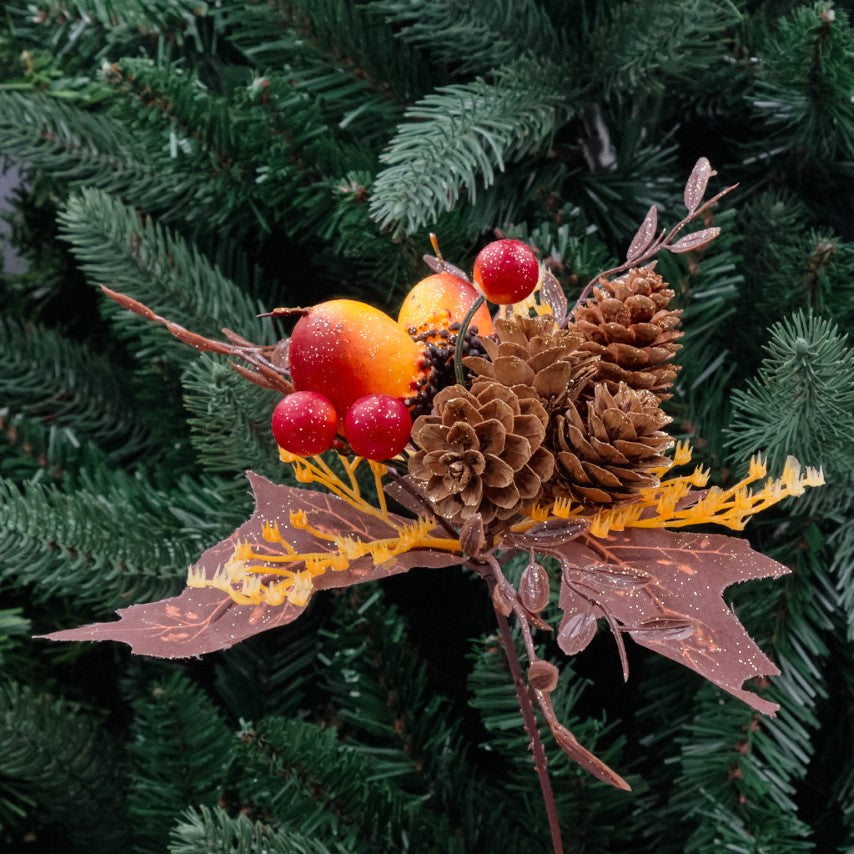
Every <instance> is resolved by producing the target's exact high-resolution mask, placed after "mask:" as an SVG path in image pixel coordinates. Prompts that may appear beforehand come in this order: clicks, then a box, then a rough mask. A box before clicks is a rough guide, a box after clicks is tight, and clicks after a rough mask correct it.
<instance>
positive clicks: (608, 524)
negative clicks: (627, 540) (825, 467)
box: [590, 456, 824, 537]
mask: <svg viewBox="0 0 854 854" xmlns="http://www.w3.org/2000/svg"><path fill="white" fill-rule="evenodd" d="M766 473H767V467H766V465H765V462H764V461H763V460H762V458H761V457H759V456H755V457H753V459H751V461H750V469H749V471H748V473H747V475H746V476H745V477H744V478H743V479H742V480H740V481H739V482H738V483H736V484H734V485H733V486H731V487H729V488H728V489H720V488H719V487H716V486H715V487H712V488H711V489H709V490H708V492H706V493H705V494H704V495H702V496H700V497H699V498H698V500H696V501H694V502H692V503H686V502H685V501H682V499H689V498H690V496H691V493H692V492H693V491H694V488H696V487H702V486H705V484H706V483H707V481H708V472H706V471H704V470H703V469H701V468H698V469H696V470H695V471H694V472H693V473H692V474H690V475H683V476H680V477H675V478H671V479H670V480H665V481H662V482H661V484H660V485H659V486H655V487H649V488H648V489H646V490H644V491H643V492H642V493H641V494H640V497H639V500H638V502H637V503H635V504H629V505H625V506H622V507H615V508H613V509H607V510H600V511H599V513H597V514H596V516H595V517H594V519H593V522H592V524H591V526H590V533H591V534H592V535H593V536H596V537H606V536H607V535H608V533H609V532H610V531H621V530H623V529H625V528H682V527H685V526H687V525H704V524H714V525H722V526H724V527H726V528H730V529H731V530H733V531H741V530H743V529H744V526H745V525H746V524H747V520H748V519H749V518H750V517H751V516H753V515H755V514H756V513H761V512H762V511H763V510H765V509H767V508H768V507H771V506H772V505H774V504H777V502H779V501H782V500H783V499H784V498H788V497H789V496H792V495H802V494H803V492H804V490H805V489H806V488H807V487H813V486H822V485H823V484H824V474H823V472H822V471H821V469H814V468H811V467H807V468H806V469H805V470H803V469H802V468H801V465H800V463H799V462H798V461H797V460H796V459H795V458H794V457H789V458H788V459H787V460H786V463H785V465H784V466H783V471H782V473H781V474H780V476H779V477H778V478H768V479H767V480H766V481H765V483H764V484H763V485H762V486H761V488H759V489H755V490H754V489H750V488H749V487H750V486H751V485H752V484H755V483H757V481H760V480H762V478H764V477H765V475H766ZM680 502H681V505H680Z"/></svg>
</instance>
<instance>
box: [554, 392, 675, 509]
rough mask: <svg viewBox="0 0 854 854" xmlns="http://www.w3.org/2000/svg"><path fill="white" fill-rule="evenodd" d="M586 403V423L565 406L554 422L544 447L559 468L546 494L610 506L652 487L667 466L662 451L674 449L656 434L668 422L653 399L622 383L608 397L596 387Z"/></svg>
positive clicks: (669, 441)
mask: <svg viewBox="0 0 854 854" xmlns="http://www.w3.org/2000/svg"><path fill="white" fill-rule="evenodd" d="M585 403H586V408H587V418H586V419H582V417H581V415H580V414H579V412H578V410H577V409H576V407H575V406H569V407H568V408H567V410H566V412H565V413H564V414H563V415H558V416H557V417H556V418H555V420H554V421H555V426H554V433H553V435H552V436H550V437H549V443H548V444H549V447H550V448H551V449H552V451H553V452H554V454H555V456H556V457H557V466H556V471H555V476H554V478H553V481H552V483H551V484H550V485H549V492H550V494H551V495H552V496H553V497H570V498H572V499H574V500H575V501H578V502H581V503H582V504H587V505H590V504H612V503H614V502H617V501H625V500H628V499H631V498H632V497H634V496H635V495H636V494H637V493H638V492H639V491H640V490H642V489H643V488H645V487H648V486H654V485H656V484H657V483H658V478H657V476H656V475H655V474H654V473H653V472H654V471H655V470H656V469H658V468H660V467H662V466H665V465H667V463H668V459H667V458H666V457H664V456H663V452H664V451H665V450H667V449H668V448H669V447H670V446H671V445H672V444H673V439H672V438H671V437H670V436H669V435H668V434H667V433H664V432H662V431H661V429H660V428H662V427H663V426H664V425H665V424H667V423H668V422H669V421H670V418H669V417H668V416H667V415H665V414H664V413H663V412H662V411H661V408H660V406H659V400H658V397H657V395H656V394H654V393H653V392H651V391H647V390H644V389H641V390H638V389H632V388H629V387H628V386H627V385H625V384H624V383H620V384H619V386H618V388H617V391H616V393H614V394H612V393H611V392H610V391H609V390H608V388H607V386H606V385H605V384H604V383H597V384H596V386H595V387H594V392H593V397H592V399H590V400H587V401H585Z"/></svg>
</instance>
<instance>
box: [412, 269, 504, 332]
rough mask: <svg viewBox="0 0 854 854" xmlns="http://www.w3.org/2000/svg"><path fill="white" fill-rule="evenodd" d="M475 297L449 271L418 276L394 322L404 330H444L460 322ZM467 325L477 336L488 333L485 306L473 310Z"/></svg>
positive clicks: (467, 285)
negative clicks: (474, 327) (419, 278)
mask: <svg viewBox="0 0 854 854" xmlns="http://www.w3.org/2000/svg"><path fill="white" fill-rule="evenodd" d="M477 296H478V294H477V291H476V290H475V289H474V287H472V285H470V284H469V283H468V282H467V281H466V280H465V279H461V278H460V277H459V276H455V275H454V274H453V273H436V274H435V275H433V276H427V278H426V279H422V280H421V281H420V282H418V284H417V285H415V286H414V287H413V288H412V290H411V291H410V292H409V293H408V294H407V295H406V298H405V299H404V301H403V305H402V306H401V307H400V313H399V314H398V317H397V322H398V323H399V324H400V325H401V326H402V327H403V328H404V329H409V328H410V327H414V328H415V331H416V332H425V331H429V330H431V329H448V328H449V327H450V325H451V324H452V323H462V321H463V318H464V317H465V316H466V312H468V310H469V309H470V308H471V306H472V304H473V303H474V301H475V300H476V299H477ZM471 325H472V326H476V327H477V331H478V334H480V335H491V334H492V318H491V317H490V315H489V309H488V308H487V306H485V305H482V306H481V307H480V308H479V309H478V310H477V312H476V313H475V316H474V318H473V320H472V322H471Z"/></svg>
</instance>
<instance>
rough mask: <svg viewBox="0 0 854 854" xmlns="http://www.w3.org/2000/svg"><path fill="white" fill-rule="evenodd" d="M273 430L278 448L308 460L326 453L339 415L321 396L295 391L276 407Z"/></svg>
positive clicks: (312, 392)
mask: <svg viewBox="0 0 854 854" xmlns="http://www.w3.org/2000/svg"><path fill="white" fill-rule="evenodd" d="M272 427H273V436H274V437H275V439H276V443H277V444H278V445H279V447H280V448H284V449H285V450H286V451H290V452H291V453H292V454H298V455H299V456H301V457H310V456H313V455H314V454H322V453H323V452H324V451H327V450H329V448H330V446H331V445H332V440H333V439H334V438H335V433H336V432H337V430H338V413H337V412H336V411H335V407H334V406H333V405H332V404H331V403H330V402H329V400H328V399H327V398H325V397H324V396H323V395H322V394H318V393H317V392H316V391H295V392H293V394H289V395H287V397H283V398H282V399H281V400H280V401H279V403H278V404H277V405H276V408H275V409H274V410H273V423H272Z"/></svg>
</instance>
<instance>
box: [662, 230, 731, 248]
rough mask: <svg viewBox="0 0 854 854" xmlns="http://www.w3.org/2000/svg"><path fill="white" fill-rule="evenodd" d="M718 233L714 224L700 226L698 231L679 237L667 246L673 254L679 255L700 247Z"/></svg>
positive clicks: (709, 241) (719, 231)
mask: <svg viewBox="0 0 854 854" xmlns="http://www.w3.org/2000/svg"><path fill="white" fill-rule="evenodd" d="M720 233H721V230H720V229H719V228H718V227H717V226H716V225H715V226H712V227H711V228H702V229H700V231H695V232H693V233H692V234H686V235H685V236H684V237H680V238H679V240H677V241H676V243H674V244H673V245H671V246H668V247H667V248H668V250H670V251H671V252H672V253H673V254H674V255H679V254H680V253H683V252H693V251H694V250H695V249H702V248H703V247H704V246H706V245H707V244H709V243H711V242H712V241H713V240H714V239H715V238H716V237H717V236H718V235H719V234H720Z"/></svg>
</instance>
